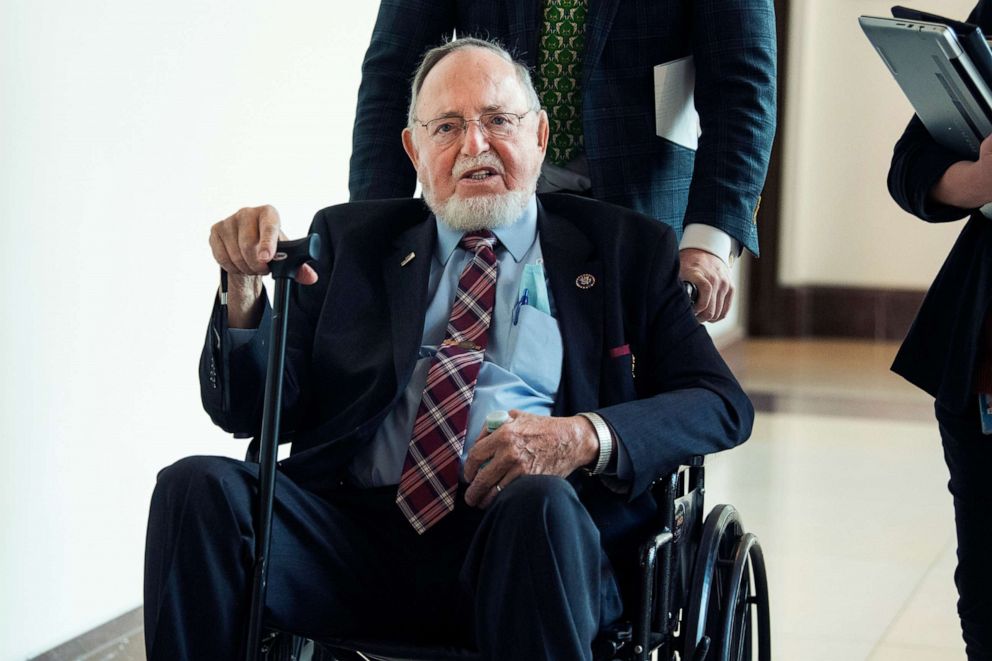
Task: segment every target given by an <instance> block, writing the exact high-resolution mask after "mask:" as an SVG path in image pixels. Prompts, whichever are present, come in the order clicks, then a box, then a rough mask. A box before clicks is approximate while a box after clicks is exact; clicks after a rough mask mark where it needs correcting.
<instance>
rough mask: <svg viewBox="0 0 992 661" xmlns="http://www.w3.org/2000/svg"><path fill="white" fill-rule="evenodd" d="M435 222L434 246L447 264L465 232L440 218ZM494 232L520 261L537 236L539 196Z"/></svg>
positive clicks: (516, 259)
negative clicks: (512, 220) (453, 227)
mask: <svg viewBox="0 0 992 661" xmlns="http://www.w3.org/2000/svg"><path fill="white" fill-rule="evenodd" d="M434 222H436V223H437V245H435V246H434V254H435V255H437V258H438V260H439V261H440V262H441V264H442V265H446V264H447V263H448V260H449V259H451V255H452V254H453V253H454V252H455V248H457V247H458V242H459V241H461V239H462V234H464V232H460V231H458V230H454V229H451V228H450V227H448V226H447V225H445V224H444V222H442V221H441V219H440V218H436V217H435V219H434ZM493 234H495V235H496V238H497V239H499V242H500V244H501V245H502V246H503V247H504V248H506V251H507V252H508V253H510V255H511V256H512V257H513V261H515V262H519V261H520V260H521V259H523V258H524V255H526V254H527V251H528V250H530V247H531V246H532V245H534V240H535V239H536V238H537V197H535V196H534V195H531V196H530V201H529V202H527V207H526V208H525V209H524V212H523V213H522V214H520V217H519V218H517V219H516V220H515V221H514V222H513V224H511V225H507V226H506V227H500V228H497V229H494V230H493Z"/></svg>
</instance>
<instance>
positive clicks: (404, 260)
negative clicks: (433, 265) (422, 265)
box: [400, 252, 417, 266]
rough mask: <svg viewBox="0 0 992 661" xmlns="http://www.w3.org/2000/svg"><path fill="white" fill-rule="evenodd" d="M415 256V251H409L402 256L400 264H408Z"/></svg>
mask: <svg viewBox="0 0 992 661" xmlns="http://www.w3.org/2000/svg"><path fill="white" fill-rule="evenodd" d="M416 256H417V253H415V252H412V253H410V254H409V255H407V256H406V257H404V258H403V261H402V262H400V266H406V265H407V264H409V263H410V262H412V261H413V258H414V257H416Z"/></svg>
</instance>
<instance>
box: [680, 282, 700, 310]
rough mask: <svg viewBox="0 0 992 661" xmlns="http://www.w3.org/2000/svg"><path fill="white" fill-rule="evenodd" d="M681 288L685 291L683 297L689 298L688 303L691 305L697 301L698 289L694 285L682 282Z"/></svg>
mask: <svg viewBox="0 0 992 661" xmlns="http://www.w3.org/2000/svg"><path fill="white" fill-rule="evenodd" d="M682 288H683V289H685V295H686V296H688V297H689V302H690V303H692V304H693V305H695V304H696V301H698V300H699V289H698V288H697V287H696V285H695V284H694V283H692V282H689V281H688V280H683V281H682Z"/></svg>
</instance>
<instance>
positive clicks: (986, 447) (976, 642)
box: [888, 0, 992, 661]
mask: <svg viewBox="0 0 992 661" xmlns="http://www.w3.org/2000/svg"><path fill="white" fill-rule="evenodd" d="M968 21H969V22H970V23H975V24H977V25H979V26H980V27H981V28H982V30H983V31H984V32H985V33H986V34H988V33H989V32H992V2H990V1H987V0H982V2H979V4H978V6H976V7H975V9H974V11H972V12H971V15H970V16H969V18H968ZM888 185H889V192H890V193H891V194H892V197H893V199H895V201H896V202H897V203H898V204H899V205H900V206H901V207H902V208H903V209H905V210H906V211H908V212H910V213H912V214H914V215H915V216H917V217H919V218H921V219H922V220H925V221H927V222H931V223H938V222H948V221H953V220H958V219H961V218H964V217H966V216H969V220H968V222H967V224H965V226H964V228H963V229H962V230H961V235H960V236H959V237H958V240H957V242H956V243H955V244H954V247H953V248H952V249H951V252H950V254H949V255H948V257H947V260H946V261H945V262H944V265H943V267H942V268H941V270H940V272H939V273H938V275H937V277H936V279H935V280H934V282H933V284H932V285H931V287H930V291H929V292H928V293H927V296H926V298H925V300H924V302H923V305H922V306H921V308H920V311H919V313H918V315H917V317H916V320H915V321H914V322H913V325H912V327H911V328H910V330H909V334H908V335H907V337H906V339H905V341H904V342H903V344H902V347H901V348H900V349H899V353H898V354H897V356H896V359H895V362H894V363H893V365H892V369H893V371H895V372H896V373H898V374H900V375H902V376H903V377H905V378H906V379H908V380H909V381H910V382H912V383H913V384H915V385H917V386H919V387H920V388H922V389H923V390H925V391H927V392H928V393H930V394H931V395H933V396H934V398H935V411H936V417H937V423H938V425H939V428H940V435H941V438H942V440H943V446H944V457H945V459H946V462H947V467H948V469H949V472H950V482H949V485H948V486H949V489H950V491H951V494H952V496H953V497H954V515H955V524H956V528H957V541H958V565H957V569H956V571H955V573H954V581H955V584H956V585H957V590H958V595H959V599H958V615H959V617H960V618H961V628H962V631H963V636H964V641H965V646H966V650H967V654H968V659H969V661H989V660H992V563H990V562H989V554H990V549H992V526H990V525H989V512H990V511H992V408H990V404H992V307H990V305H989V303H990V301H992V207H986V205H988V204H989V203H992V137H988V138H986V139H985V140H984V141H983V142H982V143H981V146H980V149H979V156H978V158H977V160H970V159H962V158H961V157H960V156H959V155H958V154H956V153H955V152H953V151H951V150H950V149H948V148H946V147H943V146H941V145H939V144H937V142H936V141H935V140H934V139H933V137H931V135H930V133H929V132H928V131H927V129H926V128H925V127H924V125H923V123H922V122H921V121H920V119H919V118H918V117H913V119H912V120H911V121H910V123H909V126H908V127H907V128H906V131H905V132H904V133H903V135H902V137H901V138H900V139H899V141H898V142H897V143H896V146H895V153H894V155H893V158H892V165H891V168H890V170H889V177H888ZM983 207H984V208H985V209H986V211H984V212H983Z"/></svg>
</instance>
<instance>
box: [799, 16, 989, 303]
mask: <svg viewBox="0 0 992 661" xmlns="http://www.w3.org/2000/svg"><path fill="white" fill-rule="evenodd" d="M893 4H898V3H895V2H892V1H891V0H843V1H839V0H793V2H792V21H791V24H790V25H789V49H790V60H789V79H788V82H787V84H788V91H789V96H788V97H787V100H788V101H787V109H786V113H785V117H784V118H783V119H784V121H783V122H782V125H781V129H780V131H781V133H780V134H781V135H782V136H783V146H784V150H785V151H784V154H783V156H784V158H783V163H784V174H783V190H784V194H783V205H782V209H783V215H782V243H781V245H782V251H781V254H780V273H781V275H780V279H781V281H782V283H783V284H785V285H787V286H800V285H838V286H854V287H872V288H874V287H881V288H897V289H899V288H902V289H924V288H926V287H927V286H929V284H930V281H931V280H932V279H933V276H934V275H935V274H936V272H937V270H938V269H939V267H940V264H941V263H942V261H943V258H944V257H945V256H946V254H947V252H948V250H949V249H950V246H951V244H952V243H953V240H954V238H955V237H956V236H957V233H958V232H959V231H960V229H961V223H952V224H948V225H943V226H937V225H927V224H926V223H923V222H921V221H919V220H917V219H915V218H914V217H912V216H910V215H908V214H906V213H905V212H903V211H902V210H901V209H899V207H897V206H896V204H895V203H894V202H893V201H892V200H891V198H890V197H889V195H888V192H887V190H886V187H885V176H886V173H887V172H888V167H889V160H890V159H891V157H892V147H893V145H894V144H895V142H896V140H897V139H898V138H899V136H900V135H901V134H902V131H903V129H904V128H905V126H906V123H907V122H908V120H909V118H910V117H911V116H912V112H913V111H912V108H911V106H910V104H909V102H908V101H906V99H905V97H904V96H903V94H902V92H901V91H900V89H899V87H898V85H897V84H896V82H895V80H894V79H893V78H892V77H891V76H890V75H889V72H888V70H887V69H886V68H885V66H884V64H883V63H882V61H881V59H880V58H879V57H878V55H877V54H876V53H875V51H874V49H873V48H872V47H871V44H870V43H869V42H868V40H867V39H866V38H865V36H864V33H863V32H862V31H861V28H860V26H859V25H858V20H857V18H858V16H859V15H861V14H868V15H874V16H890V15H891V14H890V11H889V10H890V7H891V6H892V5H893ZM908 4H910V5H912V6H914V7H919V8H921V9H922V8H929V9H930V10H931V11H934V12H937V13H940V14H943V15H946V16H952V17H959V18H964V17H965V16H966V15H967V14H968V12H969V11H970V10H971V8H972V7H973V6H974V4H975V2H974V0H940V2H933V1H932V0H930V1H928V2H915V3H914V2H910V3H908Z"/></svg>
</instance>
